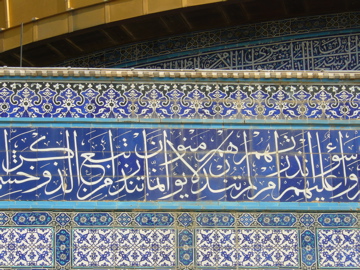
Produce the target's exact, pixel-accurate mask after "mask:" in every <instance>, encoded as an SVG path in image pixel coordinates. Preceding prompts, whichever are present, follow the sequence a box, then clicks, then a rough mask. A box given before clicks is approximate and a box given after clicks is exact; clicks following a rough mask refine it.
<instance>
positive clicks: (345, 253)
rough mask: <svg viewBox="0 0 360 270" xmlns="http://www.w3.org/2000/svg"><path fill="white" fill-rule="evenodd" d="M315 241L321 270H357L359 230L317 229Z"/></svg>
mask: <svg viewBox="0 0 360 270" xmlns="http://www.w3.org/2000/svg"><path fill="white" fill-rule="evenodd" d="M317 241H318V247H319V266H320V267H321V268H356V269H359V267H360V230H359V229H357V230H356V229H319V230H318V237H317Z"/></svg>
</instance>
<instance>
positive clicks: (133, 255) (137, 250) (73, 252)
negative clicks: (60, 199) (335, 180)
mask: <svg viewBox="0 0 360 270" xmlns="http://www.w3.org/2000/svg"><path fill="white" fill-rule="evenodd" d="M0 214H1V215H2V216H4V217H5V216H6V217H7V218H6V222H5V223H4V224H3V225H2V226H1V227H0V265H1V267H3V268H8V269H22V268H26V269H29V268H30V269H39V268H41V269H110V268H111V269H113V268H115V269H152V270H153V269H172V270H175V269H184V270H185V269H253V268H255V269H309V270H310V269H329V268H331V269H340V268H341V269H343V268H346V269H359V267H360V255H359V254H360V252H359V245H360V242H359V241H360V240H359V235H360V229H359V223H358V219H359V216H358V213H351V212H346V213H344V212H341V213H331V214H330V213H305V212H298V213H291V214H290V213H284V212H282V213H276V212H272V213H271V212H216V213H214V212H200V213H199V212H167V213H164V212H151V213H149V212H117V211H112V212H56V211H51V212H35V213H33V212H15V211H6V212H1V213H0ZM42 216H43V217H50V220H51V221H50V223H48V224H47V225H46V226H44V225H43V224H42V223H41V222H38V223H36V222H35V223H34V224H33V225H28V226H24V224H23V222H20V221H19V220H18V219H17V218H16V217H24V219H25V220H29V219H31V218H32V217H37V218H40V217H42ZM124 217H126V219H127V220H128V221H127V222H126V223H123V220H124ZM79 219H81V220H82V221H81V223H80V224H79ZM245 219H246V221H245V222H246V224H244V220H245ZM325 219H329V220H330V221H329V222H328V223H327V225H326V226H324V225H323V224H322V222H320V221H321V220H325ZM64 220H66V222H64ZM99 220H102V221H105V220H107V221H111V222H110V223H107V224H106V225H104V223H99V222H98V221H99ZM185 220H186V221H185ZM334 222H335V223H334ZM336 222H337V223H336ZM339 222H340V223H341V226H340V227H339V226H338V224H339ZM279 224H280V225H279Z"/></svg>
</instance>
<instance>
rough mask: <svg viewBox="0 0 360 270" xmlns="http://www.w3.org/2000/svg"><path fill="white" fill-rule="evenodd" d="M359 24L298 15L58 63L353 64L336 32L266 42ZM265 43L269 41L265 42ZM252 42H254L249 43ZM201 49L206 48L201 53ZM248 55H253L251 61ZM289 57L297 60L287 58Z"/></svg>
mask: <svg viewBox="0 0 360 270" xmlns="http://www.w3.org/2000/svg"><path fill="white" fill-rule="evenodd" d="M359 26H360V23H359V12H347V13H339V14H330V15H320V16H309V17H296V18H290V19H285V20H280V21H279V20H278V21H267V22H260V23H254V24H245V25H238V26H233V27H228V28H221V29H215V30H207V31H200V32H195V33H186V34H184V35H176V36H171V37H166V38H160V39H156V40H146V41H143V42H139V43H135V44H130V45H124V46H120V47H118V48H111V49H106V50H103V51H100V52H96V53H94V54H89V55H86V56H81V57H78V58H74V59H72V60H68V61H66V62H63V63H60V64H59V65H58V66H61V67H67V66H71V67H136V66H137V67H140V66H142V67H154V68H178V69H194V68H206V69H210V68H212V69H228V68H231V69H249V68H250V69H259V68H262V69H292V70H294V69H312V70H313V69H317V68H319V69H321V68H323V69H341V68H343V69H356V66H357V68H358V64H359V63H358V61H359V60H358V58H357V57H354V55H356V50H357V49H356V41H354V40H351V42H349V40H345V42H344V41H343V40H342V38H336V37H334V38H333V40H331V39H330V38H329V39H328V40H327V41H325V39H323V38H315V39H311V38H310V39H308V40H303V41H295V42H292V44H291V42H281V43H278V44H276V43H275V44H272V45H271V44H270V45H269V43H271V41H272V42H274V41H275V42H276V40H277V38H279V37H281V39H280V40H281V41H283V40H284V39H285V40H286V39H290V38H291V39H294V35H296V36H299V35H302V34H311V33H317V36H320V34H319V33H321V32H325V31H326V32H327V33H326V34H328V35H329V32H334V31H338V32H340V33H341V30H343V29H356V28H358V27H359ZM269 39H270V42H269ZM264 40H265V41H264ZM278 40H279V39H278ZM245 42H246V43H245ZM250 42H251V43H250ZM264 42H265V43H267V44H266V45H268V46H264V45H263V43H264ZM244 43H245V44H244ZM249 43H250V44H249ZM254 43H255V44H256V45H258V46H251V45H252V44H254ZM259 44H260V45H259ZM244 45H246V47H245V48H244V49H243V50H231V49H229V48H234V47H237V48H241V47H242V46H244ZM294 45H295V46H294ZM202 49H205V50H204V51H203V52H202V51H201V50H202ZM291 50H297V51H298V50H300V53H297V54H296V53H291ZM301 50H302V51H301ZM194 51H196V56H194V57H189V55H191V54H194ZM238 51H239V52H238ZM289 52H290V53H289ZM321 55H323V57H322V56H321ZM332 56H334V57H332ZM252 57H254V60H252V61H249V60H250V59H251V58H252ZM167 59H171V60H167ZM173 59H175V60H173ZM291 59H297V60H298V61H291ZM300 60H301V61H300ZM349 60H351V61H349Z"/></svg>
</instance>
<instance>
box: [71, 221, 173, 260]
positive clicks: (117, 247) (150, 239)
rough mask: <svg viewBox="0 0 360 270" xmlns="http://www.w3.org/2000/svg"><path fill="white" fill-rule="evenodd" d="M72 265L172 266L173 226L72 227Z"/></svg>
mask: <svg viewBox="0 0 360 270" xmlns="http://www.w3.org/2000/svg"><path fill="white" fill-rule="evenodd" d="M73 252H74V260H73V266H74V267H115V266H117V267H119V266H121V267H124V266H126V267H127V266H130V267H134V266H137V267H146V266H160V267H164V266H167V267H171V266H175V230H174V229H120V228H119V229H117V228H116V229H74V230H73Z"/></svg>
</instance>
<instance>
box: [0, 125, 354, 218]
mask: <svg viewBox="0 0 360 270" xmlns="http://www.w3.org/2000/svg"><path fill="white" fill-rule="evenodd" d="M359 138H360V136H359V130H358V129H347V130H336V129H332V130H328V129H290V128H288V129H285V128H284V129H256V128H242V129H241V128H231V127H228V128H226V127H224V126H222V127H221V128H218V129H216V128H206V129H204V128H191V127H177V128H162V127H161V126H160V127H152V128H138V127H134V128H130V127H129V128H124V127H122V128H120V127H119V128H104V127H93V128H88V127H86V128H74V127H69V128H61V127H55V126H53V127H52V128H51V129H49V128H48V127H28V128H21V127H13V128H0V153H1V157H0V162H1V164H2V166H1V168H0V182H1V186H0V187H1V189H0V200H3V201H7V200H10V201H21V200H30V201H44V200H45V201H46V200H53V201H101V200H105V201H109V200H112V201H143V202H154V201H159V200H167V201H178V202H179V201H193V202H196V201H227V202H237V201H254V202H261V201H272V202H300V203H301V202H333V203H337V202H359V201H360V185H359V175H360V169H359V163H358V155H359V152H360V139H359ZM19 218H20V217H19ZM43 218H44V219H45V220H47V217H43ZM94 218H95V217H94ZM78 219H79V220H80V221H81V217H78ZM35 220H36V219H35ZM80 221H79V222H80ZM109 222H111V220H110V219H106V220H104V221H102V225H108V223H109ZM79 224H80V225H83V224H81V223H79ZM24 225H30V224H27V223H24ZM34 225H35V224H34ZM99 225H101V224H99Z"/></svg>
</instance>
